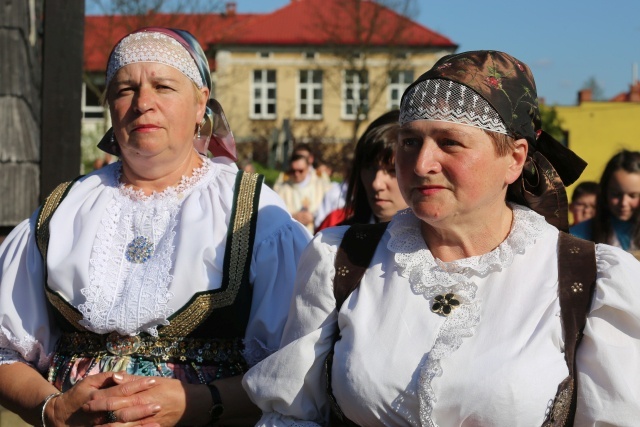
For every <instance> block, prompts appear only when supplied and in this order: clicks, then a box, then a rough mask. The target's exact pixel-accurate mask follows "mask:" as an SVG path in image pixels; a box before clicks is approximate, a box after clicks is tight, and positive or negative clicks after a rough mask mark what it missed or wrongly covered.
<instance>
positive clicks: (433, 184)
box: [244, 51, 640, 427]
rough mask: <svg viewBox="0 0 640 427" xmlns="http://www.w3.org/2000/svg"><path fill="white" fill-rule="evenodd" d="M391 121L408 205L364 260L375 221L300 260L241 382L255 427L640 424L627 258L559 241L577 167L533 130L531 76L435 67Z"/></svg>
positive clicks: (636, 290) (457, 62) (638, 318)
mask: <svg viewBox="0 0 640 427" xmlns="http://www.w3.org/2000/svg"><path fill="white" fill-rule="evenodd" d="M400 126H401V128H400V135H399V138H398V145H397V147H396V156H395V158H396V175H397V178H398V183H399V186H400V189H401V191H402V193H403V196H404V198H405V200H406V202H407V204H408V205H409V209H407V210H405V211H401V212H400V213H398V214H397V215H396V216H395V217H394V218H393V219H392V220H391V222H390V223H389V224H388V226H387V228H386V230H385V231H384V234H383V235H382V238H381V240H380V243H379V244H378V245H377V248H376V250H375V253H374V254H373V256H372V259H371V261H370V262H369V260H368V259H366V260H364V261H361V260H360V259H361V258H362V253H363V252H365V251H366V249H367V248H368V247H370V246H372V245H371V240H370V238H369V236H371V235H372V234H373V233H374V232H376V231H377V230H379V226H378V228H375V229H374V228H373V226H371V228H358V229H357V230H355V231H353V230H354V229H353V228H352V229H349V230H347V229H346V227H337V228H333V229H328V230H326V231H323V232H321V233H320V234H319V235H317V236H316V237H315V238H314V240H313V241H312V243H311V244H310V245H309V247H308V248H307V249H306V251H305V253H304V254H303V257H302V258H301V265H300V267H299V269H298V276H297V279H296V295H295V297H294V304H293V305H292V307H291V311H290V313H289V318H288V320H287V326H286V327H285V333H284V336H283V342H282V346H281V348H280V350H279V351H278V352H276V353H275V354H273V355H272V356H270V357H268V358H266V359H265V360H263V361H262V362H261V363H259V364H258V365H256V366H255V367H254V368H252V369H251V370H250V371H249V372H248V373H247V374H246V375H245V377H244V385H245V388H246V389H247V390H248V391H249V394H250V396H251V397H252V400H253V401H254V402H256V403H257V404H258V406H260V408H261V409H262V410H263V412H264V415H263V418H262V421H261V422H260V423H259V424H258V425H260V426H269V425H282V426H285V425H287V426H288V425H305V426H307V425H325V424H326V423H327V420H328V419H329V414H330V412H331V411H330V410H329V408H330V407H333V408H334V409H335V410H334V411H333V413H334V414H336V415H337V418H334V420H335V419H337V420H338V421H339V423H338V425H354V424H357V425H363V426H377V425H393V426H415V425H420V426H430V427H433V426H441V427H444V426H452V427H453V426H461V425H465V426H467V425H468V426H524V425H527V426H528V425H531V426H535V425H542V424H544V425H548V426H551V425H553V426H561V425H571V424H572V423H573V422H574V421H575V425H580V426H593V425H604V424H606V425H633V424H634V423H636V422H637V421H636V420H637V417H639V416H640V388H639V387H638V386H637V384H638V382H639V381H640V366H639V365H638V363H637V361H636V358H637V355H639V354H640V342H639V341H638V339H637V337H638V336H640V314H638V310H637V307H638V305H639V304H640V287H638V286H637V277H640V263H638V262H637V261H636V260H635V259H634V258H633V257H631V256H630V255H629V254H626V253H624V252H623V251H620V250H619V249H617V248H613V247H610V246H606V245H598V246H597V247H595V248H594V247H593V245H592V244H590V243H588V242H584V241H581V240H579V239H575V238H571V237H569V236H568V235H567V234H566V233H559V229H560V230H566V228H567V201H566V194H565V190H564V186H565V185H569V184H570V183H572V182H573V181H574V180H575V179H576V178H577V177H578V176H579V175H580V172H581V171H582V169H583V168H584V162H582V161H581V160H580V159H579V158H578V157H577V156H575V155H574V154H573V153H572V152H570V151H569V150H567V149H566V148H564V147H563V146H561V145H560V144H559V143H558V142H556V141H555V140H554V139H553V138H551V137H550V136H549V135H547V134H546V133H544V132H543V131H542V130H541V128H540V117H539V112H538V102H537V94H536V89H535V84H534V80H533V77H532V75H531V72H530V71H529V68H528V67H527V66H526V65H525V64H524V63H523V62H521V61H518V60H517V59H515V58H513V57H512V56H510V55H507V54H505V53H502V52H496V51H476V52H466V53H461V54H456V55H451V56H447V57H444V58H442V59H441V60H439V61H438V62H437V63H436V64H435V65H434V67H433V68H432V69H431V70H429V71H428V72H426V73H425V74H423V75H422V76H421V77H420V78H418V79H417V80H416V81H415V82H414V83H413V84H412V85H411V86H410V87H409V88H408V89H407V90H406V91H405V93H404V95H403V98H402V103H401V107H400ZM354 242H355V243H354ZM358 242H364V243H358ZM589 245H590V246H589ZM589 251H591V253H589ZM594 252H595V255H594ZM559 253H560V254H561V257H562V258H563V259H559V258H560V257H559V255H558V254H559ZM334 260H335V263H334ZM367 267H368V268H367ZM360 268H363V269H364V268H366V271H365V272H364V275H363V276H362V280H361V281H360V283H359V286H358V287H357V288H356V289H355V290H354V291H353V292H352V293H350V294H349V291H350V288H349V286H345V281H347V282H348V283H347V284H348V285H350V286H351V285H352V282H350V280H352V279H349V278H350V277H352V276H353V277H355V278H354V279H353V280H355V281H356V283H357V280H358V279H359V277H358V276H357V271H359V269H360ZM360 271H361V270H360ZM560 272H562V273H560ZM559 282H560V283H559ZM592 285H593V286H592ZM334 288H335V289H334ZM345 289H346V290H347V292H346V293H345V292H344V291H345ZM344 295H346V297H345V296H344ZM592 295H593V301H592V302H591V303H590V299H591V297H592ZM585 322H586V326H584V330H583V331H582V329H583V328H582V324H583V323H585ZM582 333H583V334H584V338H583V339H582V344H580V346H579V347H578V344H579V343H580V340H579V338H580V337H581V336H582ZM332 349H333V356H332V363H331V364H327V365H328V366H330V368H329V369H330V372H328V373H329V374H330V375H329V376H328V377H329V378H330V384H329V387H330V391H331V392H332V395H333V397H334V398H335V400H332V399H330V398H329V397H328V394H327V393H326V390H325V388H324V387H325V385H324V383H325V382H324V381H323V378H324V376H325V372H324V366H325V364H324V361H325V359H326V358H327V355H328V354H329V353H331V351H332ZM576 349H577V352H576ZM574 356H575V359H574ZM565 359H566V360H565ZM576 392H577V393H576ZM329 402H335V403H337V405H338V406H339V408H340V409H341V412H342V415H341V414H340V411H338V410H337V409H336V405H331V404H330V403H329ZM300 420H305V421H304V422H303V421H300Z"/></svg>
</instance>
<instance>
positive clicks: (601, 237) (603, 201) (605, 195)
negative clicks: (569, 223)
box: [593, 150, 640, 247]
mask: <svg viewBox="0 0 640 427" xmlns="http://www.w3.org/2000/svg"><path fill="white" fill-rule="evenodd" d="M619 170H624V171H625V172H628V173H640V151H629V150H622V151H620V152H619V153H618V154H616V155H615V156H613V157H612V158H611V160H609V162H608V163H607V166H606V167H605V168H604V172H602V178H600V196H599V197H598V200H597V202H596V214H595V216H594V217H593V241H594V242H596V243H607V241H608V238H609V236H610V235H611V234H612V233H613V228H612V227H611V213H610V212H609V207H608V201H609V182H610V181H611V177H612V176H613V173H614V172H616V171H619ZM639 211H640V209H638V210H636V212H634V216H633V218H632V221H633V222H634V223H635V226H634V227H633V232H632V234H631V241H632V242H633V243H634V244H635V246H637V247H640V226H639V225H640V224H639V223H640V221H638V216H639V214H638V212H639Z"/></svg>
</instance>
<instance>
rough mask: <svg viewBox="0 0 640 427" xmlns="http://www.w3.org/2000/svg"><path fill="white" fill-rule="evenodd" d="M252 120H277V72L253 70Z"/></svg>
mask: <svg viewBox="0 0 640 427" xmlns="http://www.w3.org/2000/svg"><path fill="white" fill-rule="evenodd" d="M252 83H253V84H252V85H251V118H253V119H275V118H276V70H253V82H252Z"/></svg>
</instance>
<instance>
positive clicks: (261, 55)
mask: <svg viewBox="0 0 640 427" xmlns="http://www.w3.org/2000/svg"><path fill="white" fill-rule="evenodd" d="M258 58H271V52H258Z"/></svg>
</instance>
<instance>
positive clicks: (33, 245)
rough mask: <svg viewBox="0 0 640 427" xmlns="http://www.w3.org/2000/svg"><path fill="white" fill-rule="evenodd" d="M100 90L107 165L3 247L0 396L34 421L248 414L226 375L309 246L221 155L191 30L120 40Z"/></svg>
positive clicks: (285, 294)
mask: <svg viewBox="0 0 640 427" xmlns="http://www.w3.org/2000/svg"><path fill="white" fill-rule="evenodd" d="M106 86H107V89H106V101H107V103H108V105H109V108H110V111H111V118H112V121H113V129H112V130H110V131H109V133H108V134H107V135H106V137H105V138H104V139H103V141H102V142H101V143H100V147H101V148H102V149H103V150H105V151H107V152H109V153H111V154H115V155H117V156H119V158H120V161H119V162H116V163H113V164H110V165H108V166H107V167H105V168H102V169H100V170H98V171H96V172H94V173H91V174H89V175H87V176H84V177H82V178H80V179H78V180H77V181H76V182H75V183H73V184H72V185H70V186H69V187H64V188H59V189H58V190H57V191H56V192H54V194H52V196H51V197H50V198H49V199H48V201H47V202H46V203H45V205H44V207H43V208H42V209H41V210H39V211H38V212H36V213H35V214H34V215H33V216H32V217H31V218H30V219H28V220H25V221H24V222H23V223H21V224H20V225H18V226H17V227H16V228H15V230H14V231H13V232H12V233H11V234H10V235H9V236H8V237H7V239H6V241H5V242H4V244H3V245H2V247H1V248H0V403H1V404H2V405H3V406H5V407H6V408H8V409H10V410H12V411H15V412H16V413H18V414H19V415H20V416H21V417H22V418H23V419H24V420H26V421H27V422H29V423H31V424H34V425H43V426H44V425H46V426H53V425H95V424H105V423H120V422H130V421H135V422H136V424H142V423H147V424H155V425H176V424H178V423H181V424H188V425H203V424H206V423H216V422H223V423H224V422H228V421H229V420H235V421H236V422H238V420H240V421H242V420H250V419H251V414H252V413H253V414H256V413H257V410H255V407H254V409H253V410H252V405H251V402H250V401H249V400H248V399H247V396H246V394H245V393H244V391H243V390H242V387H241V385H240V379H241V377H242V374H243V373H244V371H246V369H248V367H250V366H252V365H253V364H255V363H256V362H258V361H259V360H261V359H263V358H264V357H266V356H267V355H268V354H270V352H272V351H275V349H277V347H278V344H279V342H280V338H281V333H282V328H283V326H284V322H285V320H286V312H287V307H288V305H289V300H290V295H291V292H292V288H293V278H294V275H295V270H296V265H297V262H298V258H299V255H300V253H301V251H302V249H303V248H304V247H305V246H306V244H307V243H308V241H309V238H310V236H309V234H308V232H307V231H306V230H305V229H304V228H303V227H302V226H300V224H298V223H297V222H295V221H293V220H292V218H291V216H290V215H289V214H288V213H287V211H286V209H285V207H284V205H283V203H282V201H281V200H280V199H279V198H278V197H277V196H276V195H275V193H274V192H273V191H271V190H270V189H269V188H268V187H266V186H265V185H263V184H262V177H260V176H259V175H256V174H247V173H243V172H241V171H238V169H237V167H236V166H235V164H234V163H233V162H234V161H235V160H236V156H235V143H234V141H233V136H232V134H231V131H230V130H229V126H228V124H227V122H226V119H225V117H224V113H223V112H222V109H221V108H220V105H219V104H218V103H217V102H216V101H214V100H212V101H210V102H209V105H210V106H211V108H209V107H208V106H207V103H208V100H209V95H210V90H211V76H210V74H209V68H208V64H207V58H206V57H205V55H204V53H203V51H202V48H201V47H200V46H199V44H198V42H197V41H196V40H195V38H193V36H191V35H190V34H189V33H187V32H185V31H182V30H173V29H167V28H147V29H143V30H140V31H136V32H134V33H132V34H130V35H128V36H126V37H125V38H123V39H122V40H121V41H120V42H118V44H117V45H116V46H115V48H114V50H113V52H112V54H111V55H110V58H109V63H108V67H107V75H106ZM209 142H211V144H209ZM207 148H209V150H210V151H211V152H212V153H213V154H214V156H215V157H214V158H208V157H207V156H206V155H205V153H206V151H207ZM60 199H61V200H62V201H61V202H59V200H60ZM140 420H143V421H140ZM249 423H250V422H249V421H247V424H249Z"/></svg>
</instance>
